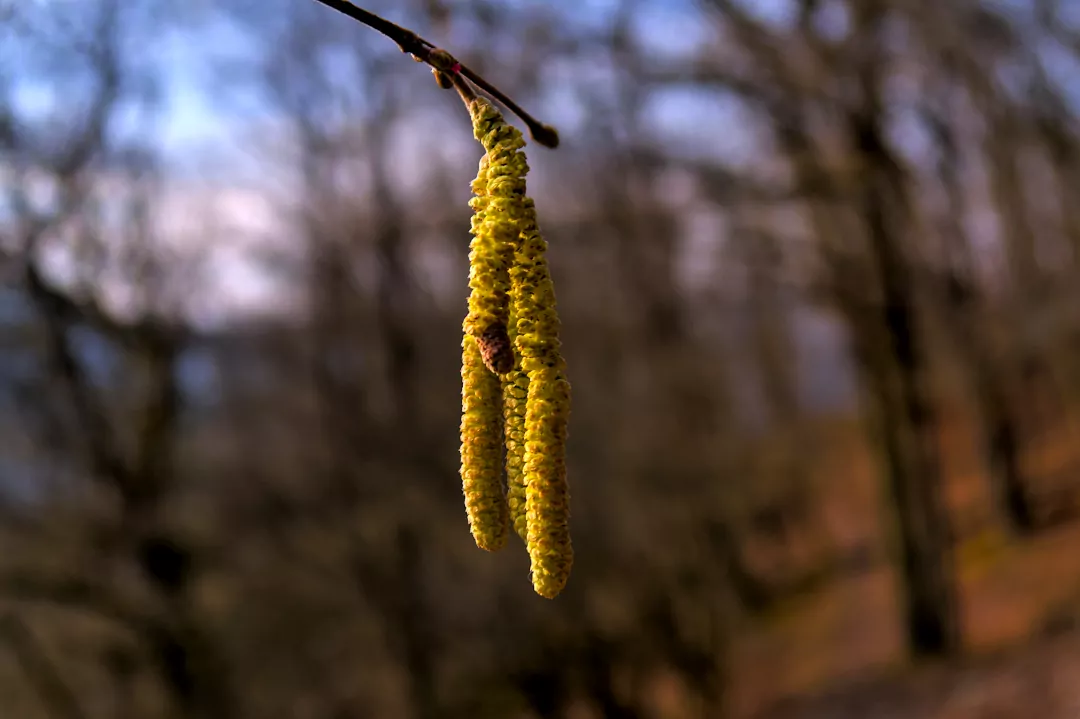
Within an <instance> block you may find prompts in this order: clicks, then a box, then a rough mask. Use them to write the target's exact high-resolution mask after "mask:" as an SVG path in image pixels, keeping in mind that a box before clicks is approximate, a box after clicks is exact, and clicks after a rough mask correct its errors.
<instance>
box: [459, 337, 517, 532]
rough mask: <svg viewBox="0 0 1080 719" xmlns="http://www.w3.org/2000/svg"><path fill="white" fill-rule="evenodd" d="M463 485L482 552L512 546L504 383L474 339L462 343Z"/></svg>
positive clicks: (469, 512)
mask: <svg viewBox="0 0 1080 719" xmlns="http://www.w3.org/2000/svg"><path fill="white" fill-rule="evenodd" d="M461 347H462V353H461V485H462V491H463V493H464V495H465V511H466V513H467V514H468V517H469V527H470V529H471V530H472V535H473V539H475V540H476V546H478V547H480V549H486V550H487V551H489V552H494V551H496V550H499V549H502V547H503V546H504V545H505V544H506V535H507V507H506V497H505V495H504V494H503V487H502V444H503V428H502V417H501V416H500V415H501V413H500V411H499V409H500V403H499V397H500V394H501V386H500V383H499V378H498V377H496V376H495V375H494V374H492V373H491V372H490V371H488V369H487V368H486V367H485V366H484V363H483V361H482V358H481V357H480V348H479V347H478V346H477V344H476V340H475V339H474V338H473V337H472V336H471V335H468V334H467V335H465V337H464V338H463V339H462V343H461Z"/></svg>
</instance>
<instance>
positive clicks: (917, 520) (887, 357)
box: [848, 1, 960, 656]
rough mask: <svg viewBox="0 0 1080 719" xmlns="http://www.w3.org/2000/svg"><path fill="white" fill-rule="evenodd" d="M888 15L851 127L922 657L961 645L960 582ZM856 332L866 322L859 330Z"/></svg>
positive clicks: (874, 363)
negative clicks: (888, 62) (910, 243)
mask: <svg viewBox="0 0 1080 719" xmlns="http://www.w3.org/2000/svg"><path fill="white" fill-rule="evenodd" d="M885 14H886V13H885V11H884V9H883V7H882V6H881V4H880V3H879V2H876V1H875V2H866V3H864V4H863V5H861V6H859V8H858V11H857V14H856V18H857V20H856V29H855V33H856V35H857V36H858V40H857V43H858V46H859V47H858V51H857V53H856V63H857V64H856V73H857V77H858V81H859V87H860V90H861V102H860V103H859V106H858V107H856V108H855V109H854V111H853V112H851V114H850V116H849V118H848V127H849V133H850V138H851V143H852V149H853V150H854V151H855V152H856V153H857V157H856V166H857V167H859V168H860V171H859V173H858V175H857V178H858V180H857V189H856V203H857V208H858V211H859V214H860V216H861V218H862V221H863V223H864V226H865V231H866V232H867V241H868V243H869V251H870V256H871V258H872V261H873V264H874V267H875V270H876V274H877V280H878V281H879V282H880V290H881V294H880V299H879V300H878V302H879V304H878V309H877V310H876V314H877V317H876V319H874V320H872V321H876V322H877V323H879V325H880V326H881V327H882V329H883V331H884V334H883V336H881V337H874V336H873V335H870V336H869V337H867V338H866V339H869V340H870V341H869V342H867V341H865V340H864V341H863V343H862V349H863V358H862V360H863V364H864V367H865V371H867V374H868V375H869V379H870V381H871V383H872V388H873V390H874V395H875V396H876V400H877V402H876V420H877V424H878V427H879V431H880V432H881V434H882V439H883V443H884V448H885V453H886V461H887V466H888V477H889V485H890V489H891V494H892V498H893V500H894V502H895V505H896V517H897V530H898V534H899V544H900V547H899V549H900V561H901V576H902V581H903V588H904V604H905V607H904V609H905V633H906V635H907V639H908V646H909V648H910V650H911V652H912V653H913V654H915V655H916V656H919V655H938V654H949V653H953V652H955V651H957V650H958V649H959V645H960V636H959V627H958V624H957V616H956V612H957V599H956V589H955V578H954V576H953V572H952V566H951V561H950V556H951V552H950V546H949V532H948V519H947V515H946V512H945V508H944V503H943V499H942V496H941V493H942V490H943V487H942V476H941V466H940V461H939V457H938V450H937V436H936V432H937V426H936V418H935V412H934V408H933V406H932V403H931V400H930V398H929V397H928V396H927V387H926V384H925V380H926V357H925V350H924V349H923V347H922V339H921V337H920V334H919V330H918V327H917V326H916V316H915V301H914V299H915V297H914V293H915V288H914V284H913V281H912V273H911V269H910V266H909V261H908V258H907V257H905V254H904V248H903V244H902V237H903V232H904V231H905V229H908V228H909V227H910V220H911V216H910V208H909V205H908V202H909V200H908V198H907V196H906V195H907V192H906V187H905V185H904V183H905V181H906V178H905V175H904V172H903V170H902V169H901V167H900V165H899V161H898V160H897V158H896V157H894V155H893V153H892V151H891V150H890V149H889V146H888V144H887V142H886V140H885V138H884V136H883V130H882V108H881V92H882V86H881V83H882V79H881V70H882V57H881V55H880V53H881V52H882V48H883V47H884V44H885V43H884V36H883V33H882V30H883V26H884V24H885ZM856 329H857V328H856Z"/></svg>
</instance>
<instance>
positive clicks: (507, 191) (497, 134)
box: [464, 101, 528, 374]
mask: <svg viewBox="0 0 1080 719" xmlns="http://www.w3.org/2000/svg"><path fill="white" fill-rule="evenodd" d="M474 108H475V109H474ZM470 110H471V111H472V114H473V130H474V134H475V135H476V139H477V140H480V141H481V143H482V144H483V145H484V149H485V150H486V151H487V152H486V153H485V155H484V158H483V159H482V160H481V161H480V169H479V172H478V173H477V176H476V180H475V181H474V182H473V192H474V193H475V194H476V197H474V198H473V199H472V201H471V202H470V205H471V206H472V207H473V210H474V214H473V220H472V233H473V241H472V244H471V250H470V253H469V288H470V290H471V293H470V295H469V314H468V316H466V318H465V322H464V329H465V332H466V333H468V334H471V335H472V336H473V337H475V338H476V339H477V341H478V342H479V343H480V349H481V352H482V354H483V358H484V364H486V365H487V367H488V369H490V370H491V371H492V372H495V373H497V374H505V373H506V372H508V371H510V369H511V368H512V367H513V365H514V358H513V349H512V347H511V345H510V341H509V338H508V336H507V322H508V320H509V312H510V304H509V302H510V298H509V291H510V265H511V264H513V262H514V255H515V252H516V250H517V243H518V238H519V236H520V223H521V217H522V214H523V211H524V210H523V207H522V199H523V198H524V195H525V180H524V177H525V172H527V171H528V165H527V164H526V162H525V156H524V154H522V153H521V152H519V150H520V149H521V148H522V147H524V145H525V141H524V139H523V138H522V137H521V133H519V132H517V131H516V130H515V129H514V128H513V127H511V126H509V125H507V124H506V122H505V121H502V116H501V115H500V114H499V112H498V110H496V109H495V107H494V106H493V105H491V104H490V103H487V102H486V101H485V103H484V105H483V106H480V104H479V103H477V102H474V103H473V104H472V105H471V106H470Z"/></svg>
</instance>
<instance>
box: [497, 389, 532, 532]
mask: <svg viewBox="0 0 1080 719" xmlns="http://www.w3.org/2000/svg"><path fill="white" fill-rule="evenodd" d="M502 391H503V421H504V426H505V428H506V501H507V504H508V505H509V510H510V521H511V523H512V524H513V526H514V531H515V532H517V533H518V536H520V537H521V538H522V540H524V541H525V542H528V541H529V535H528V531H527V528H526V521H525V503H526V499H525V410H526V406H527V399H528V396H529V376H528V375H527V374H525V373H524V372H522V371H521V370H520V369H514V370H513V371H512V372H511V373H510V374H509V375H508V376H506V377H504V378H503V386H502Z"/></svg>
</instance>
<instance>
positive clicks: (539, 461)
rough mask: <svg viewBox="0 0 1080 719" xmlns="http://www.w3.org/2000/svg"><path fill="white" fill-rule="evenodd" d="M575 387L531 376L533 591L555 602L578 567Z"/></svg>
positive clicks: (542, 373)
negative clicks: (571, 477) (572, 482)
mask: <svg viewBox="0 0 1080 719" xmlns="http://www.w3.org/2000/svg"><path fill="white" fill-rule="evenodd" d="M569 400H570V383H569V382H567V381H566V380H565V379H563V378H562V377H560V375H559V371H558V370H555V369H544V370H537V371H536V372H533V373H530V376H529V397H528V407H527V409H526V413H525V476H526V478H527V480H526V485H525V513H526V524H527V527H528V539H527V544H528V547H529V558H530V560H531V564H532V579H533V588H534V589H535V590H536V593H537V594H539V595H540V596H542V597H547V598H548V599H553V598H554V597H556V596H557V595H558V594H559V592H561V591H562V590H563V587H565V586H566V581H567V580H568V579H569V577H570V569H571V567H572V565H573V562H574V550H573V547H572V545H571V543H570V522H569V520H570V507H569V502H570V493H569V489H568V487H567V482H566V459H565V451H564V450H563V448H564V447H565V446H566V434H567V420H568V419H569V413H570V403H569Z"/></svg>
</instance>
